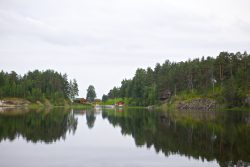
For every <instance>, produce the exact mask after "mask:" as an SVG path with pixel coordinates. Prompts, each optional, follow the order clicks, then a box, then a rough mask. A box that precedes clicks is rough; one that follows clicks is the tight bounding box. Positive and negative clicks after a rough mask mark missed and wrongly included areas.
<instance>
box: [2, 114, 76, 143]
mask: <svg viewBox="0 0 250 167" xmlns="http://www.w3.org/2000/svg"><path fill="white" fill-rule="evenodd" d="M76 128H77V119H76V118H75V117H74V114H73V113H72V112H65V111H61V110H54V111H50V112H45V111H44V112H26V113H22V114H15V115H13V114H12V115H9V114H4V113H3V114H0V141H2V140H5V139H9V140H14V139H15V138H17V137H19V136H22V137H24V138H25V139H26V140H27V141H31V142H34V143H36V142H39V141H43V142H46V143H51V142H55V141H56V140H59V139H65V137H66V133H67V132H72V133H75V131H76Z"/></svg>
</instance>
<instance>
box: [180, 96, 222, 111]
mask: <svg viewBox="0 0 250 167" xmlns="http://www.w3.org/2000/svg"><path fill="white" fill-rule="evenodd" d="M218 107H219V106H218V104H217V103H216V101H215V100H212V99H207V98H198V99H193V100H190V101H180V102H177V104H176V108H177V109H178V110H202V111H209V110H214V109H216V108H218Z"/></svg>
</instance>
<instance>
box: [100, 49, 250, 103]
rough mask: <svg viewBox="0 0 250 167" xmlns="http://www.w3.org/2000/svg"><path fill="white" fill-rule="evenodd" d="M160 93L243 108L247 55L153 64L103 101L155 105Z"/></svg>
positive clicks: (248, 89)
mask: <svg viewBox="0 0 250 167" xmlns="http://www.w3.org/2000/svg"><path fill="white" fill-rule="evenodd" d="M164 92H169V94H170V97H172V96H183V95H185V96H188V95H194V96H199V97H208V98H211V99H215V100H216V101H218V102H219V103H223V104H226V105H227V106H229V107H230V106H231V107H232V106H243V105H246V103H245V99H246V97H248V96H249V93H250V55H249V54H247V52H244V53H240V52H237V53H228V52H221V53H220V54H219V55H218V56H217V57H206V58H205V57H202V58H196V59H192V60H191V59H189V60H187V61H182V62H170V61H169V60H166V61H165V62H164V63H163V64H159V63H157V64H156V66H155V67H154V69H152V68H150V67H148V68H147V69H141V68H138V69H137V70H136V72H135V75H134V77H133V78H132V79H124V80H123V81H122V82H121V86H120V87H114V88H113V89H111V90H110V91H109V93H108V94H107V95H103V101H106V100H108V99H114V98H123V99H125V100H126V101H127V103H128V104H129V105H135V106H149V105H155V104H159V103H160V102H161V100H160V99H161V97H162V96H163V94H164Z"/></svg>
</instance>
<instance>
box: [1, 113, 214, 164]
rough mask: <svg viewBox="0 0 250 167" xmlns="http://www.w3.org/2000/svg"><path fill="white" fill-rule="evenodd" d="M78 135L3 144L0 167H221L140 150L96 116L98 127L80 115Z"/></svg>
mask: <svg viewBox="0 0 250 167" xmlns="http://www.w3.org/2000/svg"><path fill="white" fill-rule="evenodd" d="M76 117H77V119H78V125H77V130H76V132H75V134H74V135H73V134H72V133H69V132H68V133H67V136H66V139H65V140H62V139H60V140H57V141H56V142H54V143H52V144H45V143H43V142H39V143H36V144H34V143H32V142H28V143H27V142H26V140H24V139H23V138H22V137H19V138H18V139H15V140H14V141H9V140H6V141H2V143H1V144H0V150H1V151H0V166H4V167H5V166H27V167H28V166H32V167H33V166H60V167H61V166H81V167H82V166H143V167H144V166H192V167H193V166H218V164H217V163H216V162H215V161H212V162H207V161H204V162H203V161H202V160H195V159H193V158H188V157H185V156H179V155H170V156H168V157H165V155H163V154H162V153H159V154H157V153H156V152H155V150H154V149H153V148H152V147H151V148H150V149H147V148H146V146H143V147H136V145H135V143H134V139H133V137H132V136H128V135H127V136H123V135H122V134H121V128H120V127H118V126H116V127H115V128H114V127H113V125H111V124H110V123H109V122H108V120H107V119H105V120H103V119H102V115H101V114H98V115H96V120H95V122H94V127H93V128H91V129H89V128H88V126H87V120H86V115H85V114H84V115H77V116H76Z"/></svg>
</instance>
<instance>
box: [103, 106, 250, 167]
mask: <svg viewBox="0 0 250 167" xmlns="http://www.w3.org/2000/svg"><path fill="white" fill-rule="evenodd" d="M102 116H103V118H104V119H108V120H109V122H110V123H111V124H113V125H114V126H120V127H121V132H122V134H124V135H132V136H133V138H134V140H135V143H136V145H137V146H142V145H146V146H147V147H148V148H149V147H151V146H153V147H154V148H155V150H156V152H159V151H162V152H163V153H164V154H165V155H166V156H168V155H171V154H180V155H185V156H187V157H193V158H196V159H202V160H204V159H206V160H208V161H211V160H217V161H218V163H219V164H220V165H221V166H229V165H233V164H238V165H239V164H240V165H246V164H247V162H250V142H249V141H250V124H249V118H250V116H249V114H246V113H244V112H232V111H230V112H226V113H215V112H213V113H205V114H204V113H200V115H198V116H197V113H192V114H190V113H184V114H183V113H182V114H175V115H173V114H159V113H158V112H150V111H144V110H133V111H126V112H122V113H118V112H113V111H104V112H103V113H102ZM248 165H249V164H248Z"/></svg>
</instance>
